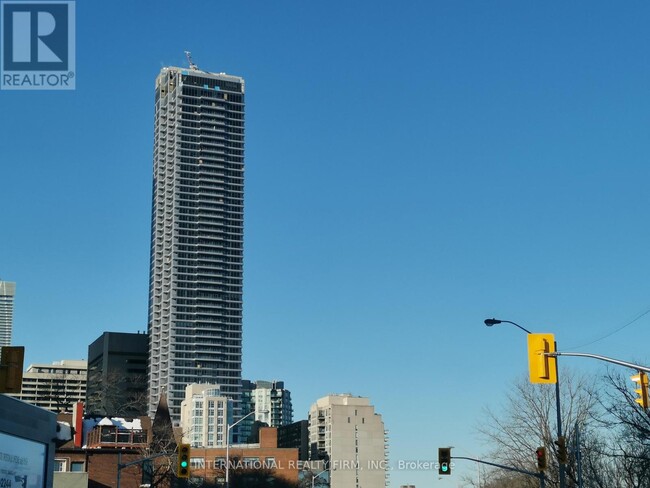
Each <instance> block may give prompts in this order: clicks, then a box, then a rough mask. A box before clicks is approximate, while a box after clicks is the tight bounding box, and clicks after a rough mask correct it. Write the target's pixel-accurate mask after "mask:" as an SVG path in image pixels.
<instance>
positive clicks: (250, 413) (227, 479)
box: [226, 410, 269, 488]
mask: <svg viewBox="0 0 650 488" xmlns="http://www.w3.org/2000/svg"><path fill="white" fill-rule="evenodd" d="M259 413H269V411H268V410H262V411H261V412H259ZM254 414H255V410H253V411H252V412H248V413H247V414H246V415H244V416H243V417H242V418H240V419H239V420H238V421H237V422H235V423H234V424H228V425H227V426H226V488H230V430H231V429H232V428H233V427H234V426H235V425H237V424H238V423H239V422H241V421H242V420H246V419H247V418H248V417H250V416H251V415H254Z"/></svg>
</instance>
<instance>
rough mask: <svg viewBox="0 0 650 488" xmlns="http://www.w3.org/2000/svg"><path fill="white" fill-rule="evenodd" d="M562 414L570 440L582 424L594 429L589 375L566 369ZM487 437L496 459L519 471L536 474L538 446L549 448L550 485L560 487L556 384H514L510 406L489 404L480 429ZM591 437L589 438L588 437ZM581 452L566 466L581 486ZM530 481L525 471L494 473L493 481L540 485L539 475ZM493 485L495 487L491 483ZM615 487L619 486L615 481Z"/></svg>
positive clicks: (573, 481)
mask: <svg viewBox="0 0 650 488" xmlns="http://www.w3.org/2000/svg"><path fill="white" fill-rule="evenodd" d="M562 373H563V374H562V389H561V407H562V412H561V418H562V424H563V427H564V432H563V433H564V435H565V437H566V438H567V439H572V438H573V436H574V428H575V426H576V425H579V426H581V429H582V430H583V431H585V432H588V431H589V429H590V428H591V425H592V423H593V419H594V417H595V416H596V411H597V408H596V407H597V404H598V402H597V395H596V393H595V385H594V383H593V381H592V380H590V379H589V378H588V377H586V376H578V375H575V374H572V373H570V372H568V371H567V370H566V369H565V370H563V372H562ZM478 430H479V432H480V434H481V435H482V437H483V438H484V439H485V440H486V441H488V442H489V444H490V445H491V446H493V449H492V452H491V453H490V459H491V460H492V461H493V462H496V463H499V464H503V465H506V466H511V467H515V468H518V469H522V470H526V471H531V472H536V471H537V463H536V457H535V451H536V449H537V447H540V446H541V447H545V448H546V453H547V455H546V458H547V469H546V478H547V483H546V486H547V487H551V488H553V487H558V486H559V479H558V461H557V448H558V446H557V445H556V444H555V441H556V440H557V412H556V400H555V387H554V385H539V384H531V383H529V381H528V378H525V377H522V378H520V379H519V380H517V381H516V382H515V383H514V384H513V385H512V389H511V391H510V392H509V393H508V394H507V396H506V401H505V404H504V405H503V406H502V408H500V409H499V410H494V409H491V408H486V410H485V420H484V421H483V422H482V424H481V425H480V426H479V427H478ZM585 439H589V437H588V436H585ZM575 461H576V460H575V453H574V450H573V449H569V459H568V463H567V464H566V474H567V485H568V486H569V487H574V486H577V470H576V462H575ZM528 478H529V479H528V480H525V479H524V478H522V477H521V476H519V475H512V474H506V473H503V472H501V473H499V474H492V479H496V480H499V481H497V482H496V483H497V484H496V485H495V486H508V485H506V484H505V483H506V482H507V483H509V484H512V483H514V485H512V486H522V487H526V486H528V484H529V481H531V480H532V483H533V484H532V485H531V486H537V485H538V481H537V480H536V479H535V478H533V477H528ZM487 486H490V485H487ZM610 486H614V485H610Z"/></svg>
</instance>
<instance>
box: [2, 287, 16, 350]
mask: <svg viewBox="0 0 650 488" xmlns="http://www.w3.org/2000/svg"><path fill="white" fill-rule="evenodd" d="M15 295H16V283H13V282H11V281H0V346H10V345H11V332H12V329H13V322H14V296H15Z"/></svg>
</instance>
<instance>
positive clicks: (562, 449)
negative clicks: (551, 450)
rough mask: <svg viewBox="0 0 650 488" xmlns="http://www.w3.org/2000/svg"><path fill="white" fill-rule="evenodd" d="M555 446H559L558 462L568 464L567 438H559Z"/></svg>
mask: <svg viewBox="0 0 650 488" xmlns="http://www.w3.org/2000/svg"><path fill="white" fill-rule="evenodd" d="M555 444H556V445H557V462H558V463H560V464H566V463H567V460H568V459H569V454H568V453H567V450H566V438H565V437H564V436H560V437H558V438H557V440H556V441H555Z"/></svg>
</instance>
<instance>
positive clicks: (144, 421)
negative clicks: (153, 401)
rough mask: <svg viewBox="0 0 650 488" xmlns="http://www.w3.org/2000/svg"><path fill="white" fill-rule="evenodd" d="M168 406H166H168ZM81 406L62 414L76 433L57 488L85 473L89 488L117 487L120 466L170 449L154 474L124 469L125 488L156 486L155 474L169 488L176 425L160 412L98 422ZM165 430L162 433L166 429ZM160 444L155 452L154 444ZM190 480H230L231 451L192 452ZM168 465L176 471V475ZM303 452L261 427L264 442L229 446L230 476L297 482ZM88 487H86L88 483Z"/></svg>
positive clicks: (62, 450)
mask: <svg viewBox="0 0 650 488" xmlns="http://www.w3.org/2000/svg"><path fill="white" fill-rule="evenodd" d="M165 407H166V403H165ZM81 408H82V406H81V404H79V407H78V410H77V411H75V413H73V414H60V415H59V418H58V420H59V421H63V422H66V423H69V424H70V425H71V426H72V427H73V428H74V430H75V434H74V438H73V440H72V441H69V442H67V443H66V444H64V445H62V446H60V447H59V448H58V449H57V450H56V454H55V469H56V472H55V486H56V487H57V488H76V487H79V486H80V485H79V483H78V480H79V475H81V474H84V473H85V475H86V477H87V480H88V484H87V486H88V488H109V487H110V488H116V487H117V478H118V469H117V466H118V464H128V463H130V462H133V461H137V460H140V459H142V458H144V457H147V456H150V455H151V454H152V452H158V451H161V450H162V451H167V452H169V453H170V454H169V455H165V456H161V457H158V458H156V460H154V461H153V462H152V465H151V466H152V468H151V472H152V473H153V474H152V475H147V474H144V473H143V469H142V465H140V464H135V465H133V466H129V467H126V468H123V469H122V470H120V474H119V475H120V488H138V487H140V485H142V484H149V483H151V476H153V478H154V480H155V481H156V482H157V483H160V484H157V486H158V487H160V488H166V487H169V486H170V485H171V483H172V482H173V480H174V478H175V474H174V471H175V469H176V454H175V452H176V449H177V444H176V439H177V438H178V439H180V435H179V433H178V432H172V430H171V422H170V423H167V422H166V418H167V419H168V418H169V417H168V416H166V415H165V411H166V408H165V409H164V410H163V413H162V414H160V412H157V415H156V418H155V419H154V421H153V422H152V421H151V419H149V417H146V416H144V417H136V418H134V419H130V420H127V419H119V418H110V419H109V418H106V417H105V418H102V419H99V418H95V419H83V418H82V414H81ZM161 426H162V429H161ZM152 443H153V445H154V446H157V448H156V449H154V450H151V449H150V447H151V445H152ZM190 462H191V476H192V478H203V479H205V480H206V481H208V482H210V483H214V482H217V483H219V482H223V481H225V466H226V464H225V463H226V449H225V448H196V447H193V448H192V449H191V459H190ZM169 466H171V467H172V469H171V471H170V470H169ZM298 468H299V463H298V449H295V448H290V449H286V448H278V447H277V429H276V428H272V427H266V428H262V429H260V442H259V444H243V445H234V446H231V447H230V469H231V474H233V475H234V474H235V473H236V472H237V471H238V470H241V471H244V472H245V471H246V470H250V469H253V470H255V469H269V470H272V471H273V472H274V474H275V475H277V476H278V477H282V478H284V479H286V480H288V481H297V480H298V471H299V470H298ZM84 487H85V485H84Z"/></svg>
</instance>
